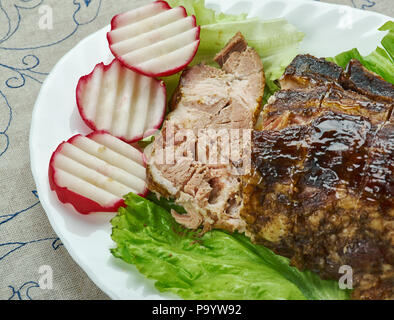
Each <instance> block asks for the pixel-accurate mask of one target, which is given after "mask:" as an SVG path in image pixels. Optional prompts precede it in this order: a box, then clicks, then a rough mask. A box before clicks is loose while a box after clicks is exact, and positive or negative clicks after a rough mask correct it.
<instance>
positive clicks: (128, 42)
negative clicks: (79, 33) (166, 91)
mask: <svg viewBox="0 0 394 320" xmlns="http://www.w3.org/2000/svg"><path fill="white" fill-rule="evenodd" d="M107 38H108V42H109V46H110V49H111V51H112V53H113V54H114V56H115V57H116V58H117V59H118V60H119V61H121V62H122V63H123V64H124V65H125V66H126V67H128V68H130V69H132V70H134V71H137V72H140V73H142V74H145V75H147V76H154V77H163V76H169V75H172V74H174V73H177V72H179V71H181V70H182V69H184V68H185V67H186V66H187V65H188V64H189V63H190V62H191V61H192V60H193V58H194V56H195V55H196V53H197V49H198V46H199V44H200V27H199V26H197V23H196V17H195V16H188V15H187V12H186V10H185V8H184V7H176V8H171V7H170V6H169V5H168V3H167V2H165V1H156V2H153V3H151V4H148V5H146V6H144V7H141V8H138V9H135V10H132V11H129V12H126V13H123V14H120V15H117V16H115V17H114V18H113V19H112V23H111V31H110V32H109V33H108V35H107Z"/></svg>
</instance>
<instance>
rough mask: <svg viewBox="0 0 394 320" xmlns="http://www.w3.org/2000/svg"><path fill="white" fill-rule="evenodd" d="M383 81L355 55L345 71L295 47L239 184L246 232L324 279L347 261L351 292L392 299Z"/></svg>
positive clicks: (386, 88) (391, 190) (393, 145)
mask: <svg viewBox="0 0 394 320" xmlns="http://www.w3.org/2000/svg"><path fill="white" fill-rule="evenodd" d="M297 69H298V70H297ZM344 75H348V77H347V78H346V79H345V78H344ZM344 79H345V80H344ZM350 79H351V80H350ZM381 81H384V80H383V79H381V78H380V77H378V76H376V75H374V74H373V73H370V72H369V71H367V70H366V69H363V68H360V66H359V63H358V62H356V61H352V62H351V63H350V64H349V67H348V68H347V70H346V71H343V70H342V69H340V68H339V67H337V66H335V65H333V64H331V63H329V62H327V61H325V60H324V59H317V58H314V57H312V56H309V55H306V56H298V57H297V58H296V59H295V61H294V62H293V63H292V64H291V65H290V66H289V68H288V69H287V70H286V72H285V74H284V76H283V77H282V79H281V82H282V85H283V88H287V90H281V91H279V92H277V93H276V94H275V95H274V96H273V97H271V99H270V100H269V103H268V104H267V105H266V106H264V109H263V114H262V117H263V121H262V123H263V126H262V128H261V130H262V131H255V132H253V135H252V144H253V147H252V164H253V166H252V167H253V171H252V174H250V175H248V176H245V177H244V185H243V190H244V194H243V200H244V207H243V209H242V211H241V216H242V217H243V218H244V219H245V221H246V223H247V235H249V236H250V237H251V238H252V239H253V241H255V242H256V243H260V244H263V245H265V246H267V247H269V248H271V249H272V250H274V251H275V252H276V253H278V254H281V255H284V256H286V257H288V258H290V259H291V261H292V264H293V265H295V266H296V267H298V268H299V269H301V270H303V269H309V270H312V271H314V272H316V273H318V274H319V275H320V276H322V277H323V278H327V279H338V278H339V277H340V274H339V273H338V270H339V268H340V267H341V266H342V265H350V266H351V267H352V268H353V273H354V286H355V290H354V291H353V293H352V297H353V298H354V299H394V293H393V288H394V200H393V199H394V115H393V112H392V109H393V104H392V98H391V97H392V93H391V92H392V91H391V90H392V85H391V84H388V83H383V84H382V85H381V84H380V83H381Z"/></svg>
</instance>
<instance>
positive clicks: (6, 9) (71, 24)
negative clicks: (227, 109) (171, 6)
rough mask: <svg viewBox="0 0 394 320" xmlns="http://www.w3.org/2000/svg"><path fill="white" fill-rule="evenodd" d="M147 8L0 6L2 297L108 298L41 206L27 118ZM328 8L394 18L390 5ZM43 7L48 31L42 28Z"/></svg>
mask: <svg viewBox="0 0 394 320" xmlns="http://www.w3.org/2000/svg"><path fill="white" fill-rule="evenodd" d="M256 1H258V0H256ZM145 2H147V0H101V1H100V0H25V1H22V0H0V9H1V10H0V299H21V300H27V299H34V300H39V299H107V296H106V295H105V294H104V293H103V292H101V291H100V290H99V289H98V288H97V287H96V286H95V285H94V284H93V283H92V281H91V280H90V279H89V278H88V277H87V276H86V274H85V273H84V271H83V270H81V268H80V267H79V266H78V265H77V264H76V263H75V262H74V261H73V260H72V259H71V258H70V256H69V254H68V253H67V251H66V249H65V248H64V247H63V246H62V244H61V241H60V240H59V239H58V238H57V236H56V234H55V233H54V231H53V230H52V228H51V226H50V224H49V222H48V220H47V217H46V215H45V212H44V211H43V209H42V208H41V206H40V204H39V200H38V198H37V196H36V192H35V184H34V181H33V178H32V175H31V171H30V161H29V147H28V139H29V129H30V120H31V113H32V110H33V106H34V102H35V99H36V97H37V95H38V92H39V90H40V86H41V84H42V82H43V81H44V80H45V77H46V75H47V74H48V73H49V72H50V71H51V69H52V67H53V66H54V65H55V64H56V62H57V61H58V60H59V59H60V58H61V57H62V56H63V55H64V54H65V53H66V52H67V51H69V50H70V49H71V48H73V47H74V46H75V45H76V44H77V43H78V42H79V41H80V40H81V39H83V38H84V37H86V36H87V35H89V34H91V33H93V32H94V31H96V30H98V29H100V28H102V27H104V26H105V25H106V24H108V23H109V22H110V19H111V17H112V16H113V15H114V14H116V13H119V12H122V11H125V10H127V9H131V8H133V7H135V6H138V5H140V4H142V3H145ZM326 2H330V3H340V4H346V5H349V6H352V7H357V8H360V9H364V10H375V11H378V12H381V13H384V14H386V15H389V16H392V17H393V16H394V6H393V4H394V1H393V0H374V1H371V0H327V1H326ZM48 8H50V9H51V10H53V29H52V30H42V29H40V28H39V23H40V21H41V23H43V21H42V20H40V18H41V17H42V16H43V14H44V13H45V10H48ZM45 22H48V21H44V23H45ZM41 266H50V267H51V268H52V270H53V289H52V290H42V289H40V288H39V287H38V282H39V278H40V273H39V272H40V271H42V270H40V267H41Z"/></svg>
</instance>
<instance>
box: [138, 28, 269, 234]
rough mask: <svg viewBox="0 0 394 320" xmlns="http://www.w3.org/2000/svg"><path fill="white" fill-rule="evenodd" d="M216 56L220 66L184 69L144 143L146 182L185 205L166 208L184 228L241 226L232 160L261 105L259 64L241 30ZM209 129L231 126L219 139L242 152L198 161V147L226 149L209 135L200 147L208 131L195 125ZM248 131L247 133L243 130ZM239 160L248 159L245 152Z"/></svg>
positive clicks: (238, 188)
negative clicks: (156, 128)
mask: <svg viewBox="0 0 394 320" xmlns="http://www.w3.org/2000/svg"><path fill="white" fill-rule="evenodd" d="M215 61H216V62H217V63H218V64H219V65H220V67H221V69H219V68H214V67H211V66H208V65H205V64H200V65H196V66H193V67H191V68H188V69H187V70H185V71H184V72H183V74H182V76H181V79H180V83H179V87H178V89H177V90H176V93H175V94H174V97H173V99H172V106H171V107H172V112H171V113H170V114H169V115H168V117H167V119H166V121H165V123H164V126H163V129H162V131H161V132H160V134H159V135H158V136H157V137H156V139H155V142H154V143H153V144H152V145H151V146H150V147H149V148H148V149H147V151H146V154H147V158H148V166H147V176H148V184H149V189H150V190H151V191H154V192H156V193H157V194H160V195H162V196H165V197H167V198H173V199H175V201H176V203H178V204H180V205H182V206H183V207H184V208H185V209H186V211H187V214H183V215H181V214H178V213H176V212H173V216H174V217H175V219H176V220H177V221H178V222H179V223H180V224H183V225H185V226H186V227H188V228H191V229H196V228H198V227H199V226H200V225H203V226H204V228H205V229H206V230H207V229H210V228H222V229H226V230H229V231H235V230H238V231H240V232H244V230H245V222H244V221H243V220H242V219H241V218H240V216H239V210H240V207H241V206H242V192H241V176H240V171H239V167H240V165H242V159H243V157H242V150H243V141H247V142H249V147H250V133H251V129H252V128H253V127H254V124H255V123H256V120H257V117H258V114H259V113H260V111H261V107H260V106H261V101H262V97H263V93H264V86H265V78H264V71H263V65H262V62H261V59H260V57H259V55H258V54H257V53H256V51H255V50H254V49H252V48H250V47H248V45H247V43H246V42H245V39H244V38H243V36H242V35H241V34H240V33H238V34H236V35H235V36H234V38H233V39H231V40H230V42H229V43H228V44H227V46H226V47H225V48H224V49H223V50H222V51H221V52H220V53H219V54H218V55H217V56H216V57H215ZM185 129H188V131H187V132H186V131H185ZM209 129H214V131H215V133H217V134H218V135H220V130H222V129H224V130H228V129H233V131H234V129H235V134H234V136H233V135H231V137H230V139H229V140H228V141H227V143H225V144H227V146H228V145H230V144H231V146H232V148H234V146H236V145H237V147H238V148H239V150H240V151H241V152H239V153H236V154H235V156H234V157H231V158H228V159H227V160H230V161H227V160H226V158H225V157H224V159H225V161H222V162H219V161H218V162H217V163H215V161H213V162H209V161H202V160H201V158H200V155H201V153H202V154H205V153H207V154H208V153H210V155H212V153H216V156H219V157H220V156H223V155H224V154H225V153H226V152H227V153H228V150H227V151H226V150H222V149H221V148H220V146H221V144H218V145H219V147H218V149H217V150H214V148H213V147H212V148H211V145H210V144H209V143H208V144H207V148H203V147H201V146H200V142H201V141H202V140H203V139H204V138H205V139H206V138H207V136H205V137H201V135H199V134H200V133H201V132H202V131H204V130H205V131H204V132H205V133H206V134H207V135H208V139H210V138H212V136H211V132H210V131H208V130H209ZM237 129H248V130H246V131H245V132H244V131H242V130H240V131H237ZM172 132H175V136H174V135H172V134H171V133H172ZM237 132H238V133H239V134H237ZM212 134H214V133H212ZM247 134H249V138H248V139H247V138H246V137H245V136H244V135H247ZM243 138H245V139H243ZM195 146H197V147H196V148H194V151H190V150H193V147H195ZM172 154H175V155H176V156H175V157H173V156H172ZM164 158H165V159H164ZM163 160H164V161H163ZM246 160H249V162H250V152H249V153H248V159H246Z"/></svg>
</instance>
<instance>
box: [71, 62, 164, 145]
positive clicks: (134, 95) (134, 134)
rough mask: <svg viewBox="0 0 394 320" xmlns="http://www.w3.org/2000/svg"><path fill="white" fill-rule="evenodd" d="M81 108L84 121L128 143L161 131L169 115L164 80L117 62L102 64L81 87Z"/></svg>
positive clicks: (78, 87) (85, 77)
mask: <svg viewBox="0 0 394 320" xmlns="http://www.w3.org/2000/svg"><path fill="white" fill-rule="evenodd" d="M76 96H77V105H78V110H79V113H80V115H81V117H82V119H83V120H84V122H85V123H86V124H87V125H88V126H89V127H90V128H91V129H92V130H94V131H98V130H99V131H105V132H108V133H110V134H112V135H114V136H115V137H118V138H119V139H122V140H123V141H125V142H127V143H133V142H137V141H139V140H141V139H143V138H144V137H147V136H150V135H152V134H153V133H154V132H155V131H156V130H158V129H160V127H161V125H162V123H163V121H164V117H165V112H166V100H167V98H166V97H167V92H166V87H165V85H164V83H163V81H159V80H157V79H155V78H151V77H147V76H144V75H140V74H138V73H136V72H134V71H131V70H129V69H127V68H126V67H124V66H123V65H122V64H121V63H120V62H119V61H117V60H116V59H115V60H114V61H112V63H111V64H110V65H104V64H103V63H100V64H98V65H97V66H96V67H95V68H94V70H93V71H92V72H91V73H90V74H88V75H86V76H84V77H82V78H81V79H80V80H79V82H78V86H77V92H76Z"/></svg>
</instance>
